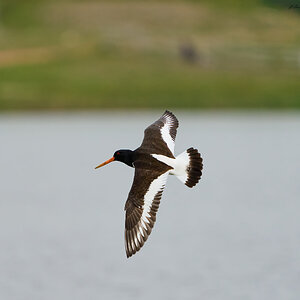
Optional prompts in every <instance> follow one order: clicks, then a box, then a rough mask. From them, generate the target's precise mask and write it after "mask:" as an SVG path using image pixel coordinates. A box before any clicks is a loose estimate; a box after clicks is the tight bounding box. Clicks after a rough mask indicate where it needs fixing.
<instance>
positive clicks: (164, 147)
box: [95, 110, 203, 257]
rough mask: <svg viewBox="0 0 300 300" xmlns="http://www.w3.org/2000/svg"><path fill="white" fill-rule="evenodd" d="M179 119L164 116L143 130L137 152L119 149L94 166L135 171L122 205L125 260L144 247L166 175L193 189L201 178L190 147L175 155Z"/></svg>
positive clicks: (197, 159) (199, 164)
mask: <svg viewBox="0 0 300 300" xmlns="http://www.w3.org/2000/svg"><path fill="white" fill-rule="evenodd" d="M178 125H179V123H178V120H177V118H176V117H175V115H174V114H173V113H171V112H170V111H167V110H166V111H165V112H164V114H163V115H162V116H161V117H160V118H159V119H158V120H157V121H156V122H154V123H153V124H151V125H150V126H148V127H147V128H146V129H145V131H144V140H143V142H142V144H141V146H140V147H139V148H137V149H136V150H134V151H132V150H118V151H116V152H115V153H114V155H113V157H112V158H110V159H109V160H107V161H105V162H104V163H102V164H100V165H99V166H97V167H96V168H95V169H97V168H100V167H102V166H104V165H106V164H108V163H110V162H112V161H120V162H123V163H125V164H126V165H128V166H130V167H133V168H135V174H134V179H133V184H132V187H131V190H130V192H129V195H128V198H127V201H126V204H125V211H126V216H125V248H126V255H127V257H130V256H132V255H133V254H135V253H136V252H137V251H139V250H140V249H141V247H143V245H144V243H145V241H146V240H147V238H148V236H149V235H150V233H151V230H152V228H153V225H154V223H155V220H156V213H157V210H158V207H159V204H160V199H161V196H162V192H163V189H164V187H165V184H166V182H167V178H168V175H169V174H170V175H175V176H176V177H177V178H178V179H179V180H181V181H182V182H183V183H184V184H185V185H187V186H188V187H190V188H191V187H193V186H195V185H196V184H197V183H198V181H199V179H200V177H201V175H202V167H203V165H202V158H201V156H200V154H199V152H198V150H197V149H194V148H189V149H187V150H186V151H184V152H182V153H181V154H179V155H178V156H176V157H175V156H174V145H175V137H176V133H177V128H178Z"/></svg>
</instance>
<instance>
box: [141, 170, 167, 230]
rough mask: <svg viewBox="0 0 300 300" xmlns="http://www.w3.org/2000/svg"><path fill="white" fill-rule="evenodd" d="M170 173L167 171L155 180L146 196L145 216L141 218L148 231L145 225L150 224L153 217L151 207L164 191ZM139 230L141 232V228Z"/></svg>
mask: <svg viewBox="0 0 300 300" xmlns="http://www.w3.org/2000/svg"><path fill="white" fill-rule="evenodd" d="M169 172H170V171H167V172H166V173H164V174H162V175H160V176H158V177H157V178H156V179H154V180H153V181H152V183H151V184H150V186H149V189H148V191H147V193H146V194H145V196H144V207H143V214H142V217H141V224H142V226H143V227H144V228H145V229H147V226H146V224H145V223H148V224H149V223H150V222H149V220H148V218H150V217H151V216H150V214H149V212H150V210H151V206H152V203H153V200H154V197H155V195H156V194H157V193H158V192H159V191H162V190H163V189H164V187H165V185H166V182H167V179H168V175H169ZM139 230H140V231H141V228H139ZM141 232H142V231H141Z"/></svg>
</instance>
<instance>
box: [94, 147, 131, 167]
mask: <svg viewBox="0 0 300 300" xmlns="http://www.w3.org/2000/svg"><path fill="white" fill-rule="evenodd" d="M133 153H134V152H133V151H131V150H118V151H116V152H115V153H114V156H113V157H112V158H110V159H109V160H107V161H105V162H104V163H102V164H100V165H99V166H97V167H96V168H95V169H98V168H100V167H103V166H105V165H107V164H109V163H110V162H112V161H114V160H116V161H121V162H123V163H124V164H126V165H128V166H129V167H133V159H134V158H133Z"/></svg>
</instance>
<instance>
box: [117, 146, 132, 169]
mask: <svg viewBox="0 0 300 300" xmlns="http://www.w3.org/2000/svg"><path fill="white" fill-rule="evenodd" d="M113 157H114V159H115V160H117V161H121V162H123V163H124V164H126V165H128V166H129V167H133V151H131V150H127V149H125V150H124V149H123V150H118V151H116V152H115V153H114V156H113Z"/></svg>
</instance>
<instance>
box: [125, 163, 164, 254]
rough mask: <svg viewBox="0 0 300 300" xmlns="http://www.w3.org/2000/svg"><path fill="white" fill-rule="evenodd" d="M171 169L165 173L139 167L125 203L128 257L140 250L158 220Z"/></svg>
mask: <svg viewBox="0 0 300 300" xmlns="http://www.w3.org/2000/svg"><path fill="white" fill-rule="evenodd" d="M168 174H169V170H168V171H166V172H165V173H159V172H153V170H146V169H141V168H137V169H135V175H134V180H133V184H132V187H131V190H130V192H129V195H128V199H127V201H126V204H125V210H126V216H125V248H126V254H127V257H130V256H132V255H133V254H135V253H136V252H137V251H139V250H140V249H141V248H142V247H143V245H144V243H145V241H146V240H147V238H148V236H149V235H150V233H151V231H152V228H153V226H154V223H155V220H156V213H157V211H158V208H159V204H160V199H161V195H162V192H163V189H164V187H165V184H166V182H167V177H168Z"/></svg>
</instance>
